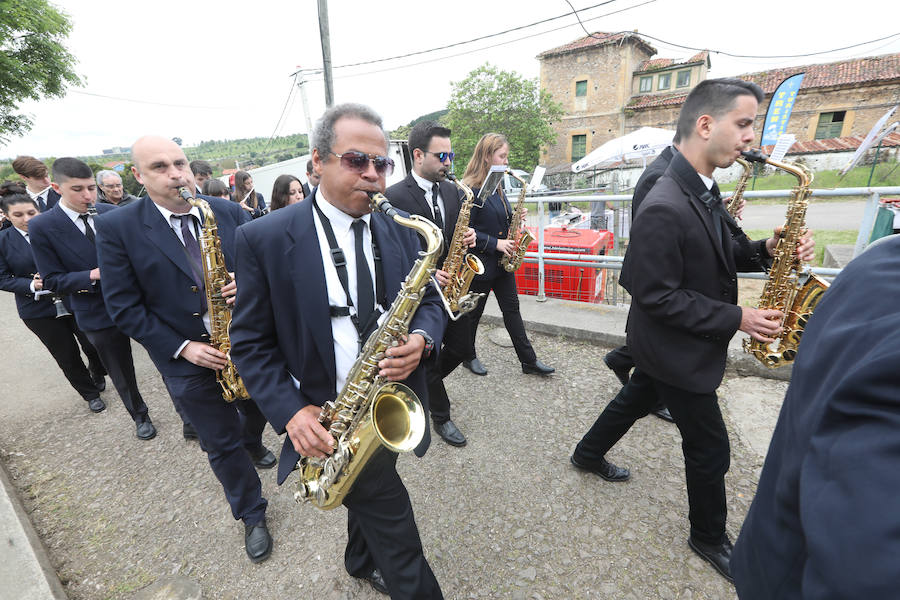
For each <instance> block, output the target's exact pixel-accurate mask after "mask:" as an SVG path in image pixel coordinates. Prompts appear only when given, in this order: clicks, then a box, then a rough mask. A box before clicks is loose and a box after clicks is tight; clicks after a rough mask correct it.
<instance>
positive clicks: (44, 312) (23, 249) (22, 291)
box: [0, 227, 56, 319]
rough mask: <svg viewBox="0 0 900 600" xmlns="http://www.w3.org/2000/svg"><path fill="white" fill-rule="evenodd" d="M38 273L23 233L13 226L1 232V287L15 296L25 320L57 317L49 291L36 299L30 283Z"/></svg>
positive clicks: (21, 315)
mask: <svg viewBox="0 0 900 600" xmlns="http://www.w3.org/2000/svg"><path fill="white" fill-rule="evenodd" d="M37 272H38V269H37V266H36V265H35V263H34V255H33V254H32V253H31V244H29V243H28V242H26V241H25V238H24V237H22V234H21V233H19V232H18V231H17V230H16V229H14V228H12V227H10V228H9V229H4V230H3V231H0V290H5V291H7V292H12V293H14V294H15V295H16V308H17V309H18V311H19V317H21V318H23V319H40V318H44V317H55V316H56V308H55V307H54V306H53V301H52V300H51V299H50V295H49V294H45V295H43V296H40V299H39V300H35V299H34V293H33V292H32V291H31V283H32V281H33V280H34V278H33V275H34V274H35V273H37Z"/></svg>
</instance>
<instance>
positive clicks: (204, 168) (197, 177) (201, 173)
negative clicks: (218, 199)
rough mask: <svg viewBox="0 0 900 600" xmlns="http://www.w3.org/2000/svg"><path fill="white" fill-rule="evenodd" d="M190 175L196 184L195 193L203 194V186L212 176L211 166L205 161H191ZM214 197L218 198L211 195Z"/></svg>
mask: <svg viewBox="0 0 900 600" xmlns="http://www.w3.org/2000/svg"><path fill="white" fill-rule="evenodd" d="M191 173H193V175H194V183H195V184H196V185H195V187H196V190H197V191H196V193H195V194H194V195H195V196H196V195H198V194H201V193H203V192H202V191H201V190H203V184H205V183H206V182H207V181H209V180H211V179H212V176H213V168H212V165H211V164H209V163H208V162H206V161H205V160H199V159H198V160H192V161H191ZM212 195H214V196H218V194H212Z"/></svg>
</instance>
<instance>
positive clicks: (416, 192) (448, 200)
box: [384, 174, 461, 267]
mask: <svg viewBox="0 0 900 600" xmlns="http://www.w3.org/2000/svg"><path fill="white" fill-rule="evenodd" d="M438 186H439V189H440V194H441V199H442V200H443V201H444V210H445V212H446V214H444V215H442V218H443V220H444V228H443V234H444V249H443V251H442V252H441V258H440V260H439V261H438V267H440V266H441V265H442V264H444V259H446V258H447V249H448V248H449V245H450V240H451V238H452V237H453V231H454V230H455V229H456V220H457V219H458V218H459V207H460V204H461V201H460V192H459V188H457V187H456V186H455V185H453V184H452V183H450V182H449V181H441V182H440V183H439V184H438ZM384 195H385V197H386V198H387V199H388V200H390V201H391V204H393V205H394V206H395V207H396V208H399V209H400V210H403V211H406V212H408V213H409V214H411V215H420V216H422V217H425V218H426V219H428V220H429V221H432V222H434V217H433V216H432V212H431V206H430V205H429V204H428V202H426V201H425V190H423V189H422V188H421V187H419V184H418V183H416V180H415V179H413V176H412V174H409V175H407V176H406V178H405V179H404V180H403V181H398V182H397V183H395V184H394V185H392V186H391V187H389V188H388V189H387V190H385V192H384Z"/></svg>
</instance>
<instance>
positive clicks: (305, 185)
mask: <svg viewBox="0 0 900 600" xmlns="http://www.w3.org/2000/svg"><path fill="white" fill-rule="evenodd" d="M301 187H302V188H303V197H304V198H309V195H310V194H311V193H312V192H310V189H309V184H308V183H303V184H301Z"/></svg>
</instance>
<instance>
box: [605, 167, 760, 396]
mask: <svg viewBox="0 0 900 600" xmlns="http://www.w3.org/2000/svg"><path fill="white" fill-rule="evenodd" d="M704 191H706V187H705V186H704V184H703V182H702V181H701V180H700V176H699V175H698V174H697V172H696V171H695V170H694V168H693V167H692V166H691V165H690V163H688V161H687V160H686V159H685V158H684V156H682V155H681V154H676V155H675V156H674V157H673V159H672V162H671V164H670V165H669V168H668V169H667V170H666V173H665V175H663V176H662V177H661V178H660V179H659V180H658V181H657V183H656V185H655V186H654V187H653V189H652V190H651V191H650V193H649V194H647V198H646V199H645V200H644V203H643V204H642V206H641V209H640V212H639V213H638V215H637V218H636V219H635V220H634V225H633V227H632V229H631V239H630V241H629V245H628V251H627V252H626V253H625V261H624V264H623V267H622V277H621V281H620V283H621V284H622V286H623V287H624V288H625V289H627V290H628V291H629V293H630V294H631V296H632V301H631V309H630V310H629V312H628V324H627V343H628V347H629V349H630V350H631V352H632V354H633V355H634V360H635V364H636V365H637V367H638V368H640V369H641V370H642V371H644V372H646V373H648V374H649V375H651V376H652V377H655V378H657V379H659V380H661V381H663V382H665V383H667V384H669V385H672V386H675V387H677V388H680V389H684V390H687V391H691V392H697V393H707V392H712V391H714V390H715V389H716V388H717V387H718V386H719V384H720V383H721V382H722V376H723V375H724V373H725V358H726V353H727V349H728V341H729V340H730V339H731V337H732V336H733V335H734V334H735V332H736V331H737V329H738V327H739V326H740V323H741V309H740V307H738V306H735V303H736V302H737V275H736V271H737V268H740V269H741V270H742V271H751V270H757V269H758V268H759V267H758V263H757V262H756V261H757V260H758V257H759V255H762V254H765V241H759V242H751V243H750V244H747V245H746V247H745V246H743V245H740V244H738V243H737V242H736V241H734V240H733V239H731V238H730V237H729V236H725V237H726V239H725V243H724V244H723V243H720V242H719V237H718V235H717V234H716V232H715V229H714V221H713V217H712V215H711V214H710V212H709V210H707V208H706V206H705V205H704V203H703V202H702V201H701V200H700V195H701V194H702V192H704ZM748 250H749V251H750V252H751V253H752V254H749V255H748Z"/></svg>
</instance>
